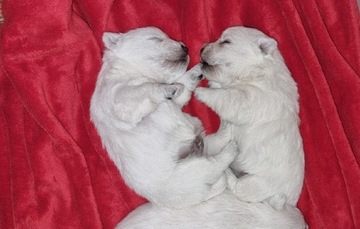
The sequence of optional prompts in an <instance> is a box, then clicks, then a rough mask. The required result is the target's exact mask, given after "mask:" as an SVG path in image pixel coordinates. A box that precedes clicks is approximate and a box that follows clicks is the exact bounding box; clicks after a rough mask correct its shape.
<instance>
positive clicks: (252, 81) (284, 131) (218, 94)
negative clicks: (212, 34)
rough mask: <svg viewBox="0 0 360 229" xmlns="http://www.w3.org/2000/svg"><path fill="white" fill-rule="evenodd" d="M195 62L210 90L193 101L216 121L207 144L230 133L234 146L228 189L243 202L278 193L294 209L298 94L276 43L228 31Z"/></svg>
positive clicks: (298, 179) (247, 31) (299, 156)
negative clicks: (209, 110) (213, 114)
mask: <svg viewBox="0 0 360 229" xmlns="http://www.w3.org/2000/svg"><path fill="white" fill-rule="evenodd" d="M201 58H202V61H203V66H204V67H203V73H204V76H205V77H206V78H207V79H208V80H209V85H210V88H197V89H196V91H195V95H196V97H197V99H198V100H200V101H202V102H204V103H205V104H207V105H208V106H209V107H211V108H212V109H213V110H214V111H215V112H216V113H217V114H219V116H220V117H221V126H220V129H219V131H218V133H217V134H214V135H213V136H212V138H214V139H216V138H217V137H218V135H224V133H230V135H231V136H232V137H233V138H234V139H235V141H236V142H237V143H238V148H239V155H238V157H237V158H236V159H235V161H234V162H233V163H232V164H231V165H230V167H231V170H232V171H233V172H234V173H229V174H230V176H229V180H230V182H229V187H230V189H232V190H233V191H234V193H235V195H236V196H237V197H238V198H239V199H240V200H243V201H249V202H253V201H255V202H257V201H263V200H264V199H266V198H269V197H270V196H272V195H274V194H276V193H284V194H286V196H287V203H288V204H290V205H292V206H294V205H296V203H297V200H298V198H299V194H300V191H301V188H302V184H303V176H304V155H303V147H302V139H301V136H300V133H299V129H298V125H299V117H298V112H299V105H298V92H297V86H296V83H295V82H294V80H293V78H292V77H291V75H290V72H289V70H288V68H287V67H286V65H285V63H284V60H283V58H282V56H281V54H280V52H279V50H278V48H277V42H276V41H275V40H274V39H272V38H270V37H268V36H266V35H265V34H263V33H262V32H260V31H258V30H256V29H252V28H246V27H232V28H228V29H227V30H225V31H224V32H223V34H222V35H221V37H220V38H219V39H218V40H217V41H215V42H213V43H210V44H207V45H206V46H204V48H203V49H202V52H201ZM221 138H223V137H221ZM234 174H236V175H237V177H235V176H234Z"/></svg>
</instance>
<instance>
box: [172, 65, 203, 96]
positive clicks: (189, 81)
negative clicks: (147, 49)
mask: <svg viewBox="0 0 360 229" xmlns="http://www.w3.org/2000/svg"><path fill="white" fill-rule="evenodd" d="M202 78H203V76H202V70H201V64H197V65H195V66H194V67H193V68H192V69H190V70H189V71H187V72H186V73H185V75H183V76H182V77H180V78H179V79H178V81H177V83H181V84H184V85H185V87H186V89H187V90H189V91H194V90H195V88H196V86H197V85H198V83H199V82H200V80H202Z"/></svg>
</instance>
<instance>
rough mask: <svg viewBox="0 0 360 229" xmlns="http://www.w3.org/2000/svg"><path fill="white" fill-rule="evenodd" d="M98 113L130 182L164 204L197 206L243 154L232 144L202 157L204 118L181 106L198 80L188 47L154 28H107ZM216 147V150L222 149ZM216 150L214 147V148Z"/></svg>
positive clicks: (223, 182)
mask: <svg viewBox="0 0 360 229" xmlns="http://www.w3.org/2000/svg"><path fill="white" fill-rule="evenodd" d="M103 41H104V44H105V47H106V51H105V53H104V57H103V66H102V69H101V71H100V73H99V76H98V80H97V83H96V88H95V91H94V94H93V96H92V99H91V108H90V112H91V119H92V121H93V122H94V124H95V127H96V128H97V131H98V133H99V135H100V137H101V140H102V143H103V145H104V147H105V148H106V150H107V152H108V154H109V156H110V158H111V159H112V160H113V161H114V163H115V165H116V166H117V168H118V169H119V171H120V173H121V175H122V177H123V178H124V180H125V182H126V183H127V185H129V186H130V187H131V188H133V189H134V190H135V191H136V192H137V193H138V194H140V195H142V196H143V197H145V198H147V199H148V200H149V201H151V202H153V203H156V204H158V205H161V206H171V207H184V206H189V205H194V204H198V203H200V202H203V201H205V200H207V199H209V198H211V197H213V196H216V195H218V194H219V193H221V192H223V190H224V189H225V188H226V186H227V176H226V174H225V172H224V171H225V170H226V169H227V167H228V166H229V164H230V163H231V162H232V161H233V160H234V158H235V157H236V156H237V148H236V144H235V143H233V144H228V143H229V142H226V143H225V144H223V145H222V146H217V147H211V146H207V147H209V148H214V149H219V151H218V152H220V151H221V153H220V154H217V155H214V156H209V157H207V156H205V155H203V153H204V152H203V148H204V144H205V145H208V144H211V142H210V143H207V142H206V141H205V142H204V140H203V136H202V132H203V128H202V126H201V122H200V121H199V120H198V119H196V118H194V117H191V116H190V115H188V114H185V113H183V112H182V111H181V106H182V105H184V104H186V103H187V102H188V101H189V99H190V95H191V93H192V91H193V90H194V89H195V87H196V85H197V83H198V82H199V80H200V78H199V76H200V75H201V69H200V67H199V66H195V67H194V68H193V69H192V70H190V71H189V72H187V73H185V72H186V68H187V65H188V62H189V57H188V54H187V48H186V47H185V46H184V44H182V43H181V42H177V41H174V40H172V39H170V38H169V37H168V36H167V35H166V34H165V33H163V32H162V31H161V30H159V29H157V28H154V27H146V28H140V29H135V30H132V31H129V32H127V33H123V34H118V33H105V34H104V36H103ZM218 152H217V153H218ZM212 154H213V153H212Z"/></svg>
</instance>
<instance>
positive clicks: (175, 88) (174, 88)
mask: <svg viewBox="0 0 360 229" xmlns="http://www.w3.org/2000/svg"><path fill="white" fill-rule="evenodd" d="M183 91H184V85H182V84H179V83H175V84H171V85H165V87H164V95H165V98H166V99H168V100H171V99H174V98H177V97H178V96H179V95H180V94H181V93H182V92H183Z"/></svg>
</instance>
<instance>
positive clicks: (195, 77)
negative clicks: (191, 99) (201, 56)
mask: <svg viewBox="0 0 360 229" xmlns="http://www.w3.org/2000/svg"><path fill="white" fill-rule="evenodd" d="M201 68H202V64H197V65H195V66H194V67H193V68H191V69H190V70H189V71H188V72H187V73H186V75H188V77H189V78H190V80H191V81H193V82H196V83H198V82H199V81H200V80H202V79H203V73H202V70H201Z"/></svg>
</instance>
